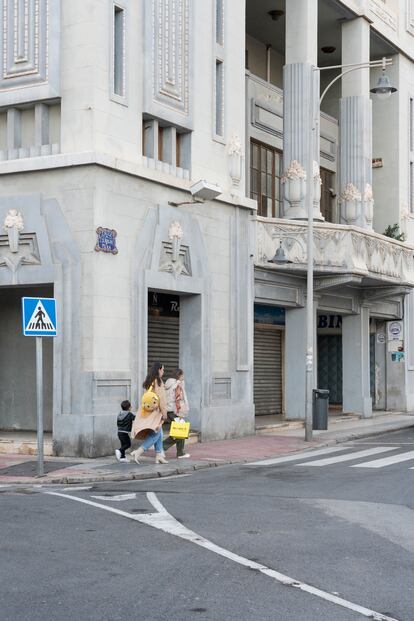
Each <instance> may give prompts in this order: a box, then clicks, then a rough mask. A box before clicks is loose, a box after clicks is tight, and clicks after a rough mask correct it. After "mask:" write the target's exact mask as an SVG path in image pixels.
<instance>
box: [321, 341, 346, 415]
mask: <svg viewBox="0 0 414 621" xmlns="http://www.w3.org/2000/svg"><path fill="white" fill-rule="evenodd" d="M318 388H324V389H327V390H329V403H332V404H334V405H339V404H341V403H342V334H320V335H319V336H318Z"/></svg>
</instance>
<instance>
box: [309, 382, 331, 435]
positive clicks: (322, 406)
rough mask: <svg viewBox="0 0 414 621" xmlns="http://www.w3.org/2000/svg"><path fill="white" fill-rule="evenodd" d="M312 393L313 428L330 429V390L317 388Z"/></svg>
mask: <svg viewBox="0 0 414 621" xmlns="http://www.w3.org/2000/svg"><path fill="white" fill-rule="evenodd" d="M312 392H313V399H312V423H313V424H312V428H313V429H319V430H321V429H328V406H329V390H324V389H323V388H315V389H314V390H313V391H312Z"/></svg>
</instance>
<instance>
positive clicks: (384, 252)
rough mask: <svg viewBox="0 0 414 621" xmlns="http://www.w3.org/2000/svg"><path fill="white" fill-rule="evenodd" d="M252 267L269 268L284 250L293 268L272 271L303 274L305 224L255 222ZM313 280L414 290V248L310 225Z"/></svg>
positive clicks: (338, 227)
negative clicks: (348, 279)
mask: <svg viewBox="0 0 414 621" xmlns="http://www.w3.org/2000/svg"><path fill="white" fill-rule="evenodd" d="M255 221H256V222H255V225H256V253H255V264H256V266H263V267H264V266H266V267H270V266H271V265H272V264H271V263H269V260H270V259H272V258H273V257H274V255H275V252H276V249H277V248H278V247H279V245H280V242H282V248H283V250H284V252H285V255H286V257H287V258H288V259H289V261H291V263H288V264H284V265H283V266H280V265H276V264H274V268H275V269H281V267H282V268H283V269H284V270H286V271H292V272H294V273H296V274H298V273H300V272H303V273H305V272H306V263H307V240H308V232H307V222H298V221H295V222H291V221H288V220H283V219H278V218H273V219H270V218H261V217H256V218H255ZM313 238H314V270H315V276H318V275H320V276H323V275H344V274H348V275H353V276H356V277H358V276H360V277H361V278H365V279H366V278H369V279H372V280H375V281H378V280H381V281H384V285H389V284H393V285H407V286H413V285H414V247H413V246H412V245H409V244H407V243H405V242H400V241H397V240H395V239H391V238H389V237H385V236H384V235H380V234H378V233H374V232H373V231H367V230H365V229H361V228H358V227H354V226H348V225H342V224H330V223H326V222H324V223H316V222H315V224H314V236H313Z"/></svg>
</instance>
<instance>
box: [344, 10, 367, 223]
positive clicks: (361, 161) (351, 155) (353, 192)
mask: <svg viewBox="0 0 414 621" xmlns="http://www.w3.org/2000/svg"><path fill="white" fill-rule="evenodd" d="M369 39H370V26H369V23H368V22H367V21H366V20H365V19H364V18H362V17H359V18H356V19H354V20H352V21H348V22H345V23H344V24H343V25H342V64H343V65H347V64H352V63H364V62H369ZM345 71H346V69H343V72H345ZM369 86H370V85H369V69H368V68H367V69H357V70H355V71H351V72H350V73H349V74H346V75H344V77H343V78H342V98H341V101H340V187H341V194H340V198H339V202H340V214H341V218H340V221H341V222H342V223H343V224H354V225H355V226H360V227H363V228H367V229H372V219H373V198H372V104H371V100H370V96H369Z"/></svg>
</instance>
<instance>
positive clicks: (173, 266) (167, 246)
mask: <svg viewBox="0 0 414 621" xmlns="http://www.w3.org/2000/svg"><path fill="white" fill-rule="evenodd" d="M175 256H176V257H177V258H176V259H174V257H175ZM160 272H169V273H171V274H173V275H174V276H175V278H177V276H180V275H182V276H191V275H192V271H191V261H190V249H189V247H188V246H183V245H181V244H180V246H179V250H178V254H177V255H174V248H173V243H172V242H162V250H161V258H160Z"/></svg>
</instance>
